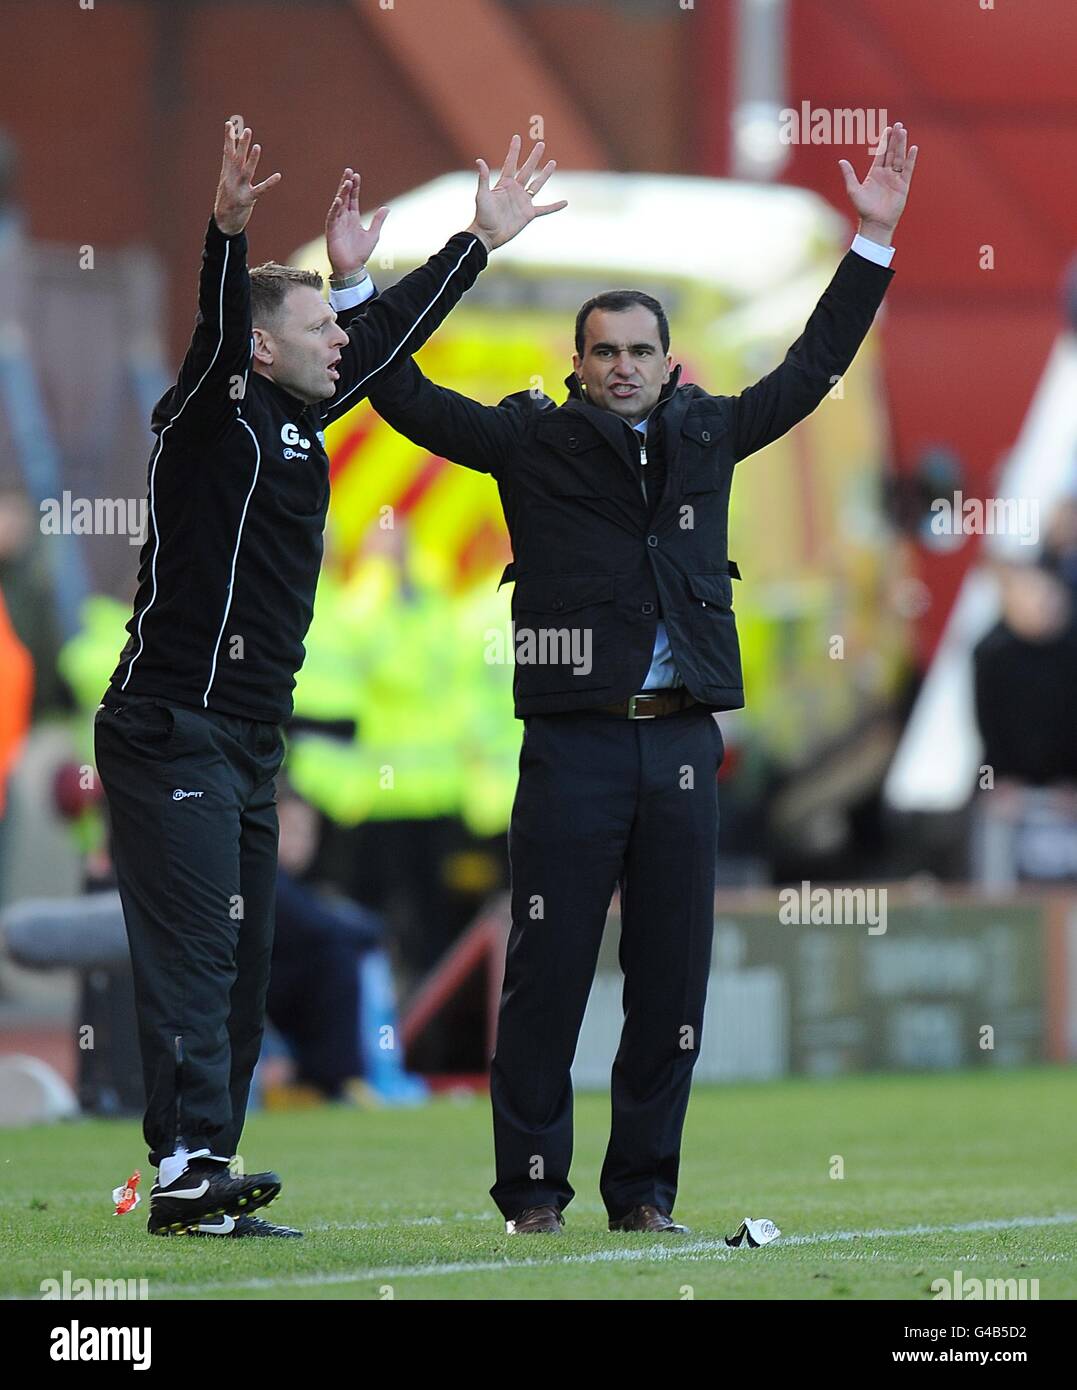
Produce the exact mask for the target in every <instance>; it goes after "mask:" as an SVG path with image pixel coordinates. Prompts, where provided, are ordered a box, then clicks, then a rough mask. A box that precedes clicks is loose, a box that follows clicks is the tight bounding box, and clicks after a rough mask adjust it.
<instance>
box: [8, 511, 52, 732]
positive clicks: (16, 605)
mask: <svg viewBox="0 0 1077 1390" xmlns="http://www.w3.org/2000/svg"><path fill="white" fill-rule="evenodd" d="M40 540H41V536H40V532H39V531H38V530H37V527H36V525H35V517H34V514H33V511H32V510H31V507H30V503H29V501H28V500H27V497H26V494H25V492H24V491H23V489H22V488H20V487H13V486H2V485H0V590H2V591H3V594H4V600H5V602H6V604H7V608H8V614H9V616H10V621H11V626H12V627H13V628H14V630H15V632H16V633H17V634H18V636H19V639H20V641H21V642H22V643H23V644H24V645H25V646H26V648H27V649H28V650H29V653H30V656H31V658H32V660H33V664H34V671H35V673H36V677H37V679H36V682H35V686H34V714H35V715H36V714H38V713H40V712H41V711H42V710H46V709H52V708H54V707H55V706H56V705H57V704H58V703H60V702H61V700H62V698H63V687H62V685H61V682H60V681H59V679H58V678H57V675H56V654H57V652H58V651H59V648H60V631H59V624H58V623H57V619H56V608H55V603H54V601H53V600H54V595H53V586H52V579H51V577H50V575H49V572H48V569H47V567H46V565H45V556H44V551H43V548H42V546H41V545H40V544H38V543H37V542H39V541H40Z"/></svg>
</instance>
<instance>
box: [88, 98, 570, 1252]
mask: <svg viewBox="0 0 1077 1390" xmlns="http://www.w3.org/2000/svg"><path fill="white" fill-rule="evenodd" d="M519 148H520V145H519V139H518V137H514V139H513V143H512V145H511V146H510V150H509V157H508V159H507V160H506V162H505V166H504V168H503V170H502V172H501V176H500V178H499V179H498V182H497V184H496V185H495V186H494V187H493V188H491V187H490V186H489V170H488V169H487V167H486V165H485V164H484V163H483V161H482V160H478V161H477V163H478V165H479V191H478V195H477V198H476V213H475V220H474V221H473V222H472V224H471V226H470V227H469V228H468V229H467V231H464V232H459V233H457V234H456V235H455V236H453V237H450V238H449V241H448V242H447V243H446V245H445V247H444V248H443V249H442V250H441V251H439V252H438V253H437V255H435V256H432V257H431V258H430V260H429V261H427V262H426V264H425V265H423V266H420V267H419V269H417V270H415V271H413V272H412V273H411V274H410V275H408V276H406V277H405V278H404V279H403V280H402V281H401V282H400V284H398V285H396V286H395V287H393V288H392V289H390V290H388V291H387V292H386V293H385V294H383V295H382V296H381V297H380V298H377V299H371V302H370V304H369V305H368V306H365V307H364V308H363V310H362V312H359V311H358V310H357V309H356V306H357V304H358V303H359V302H360V301H361V300H362V299H363V298H364V297H368V298H369V297H370V296H371V294H372V286H371V285H370V284H369V277H368V276H367V274H366V271H365V262H366V260H367V258H368V257H369V256H370V254H371V253H372V251H373V249H374V247H375V245H376V244H377V241H378V237H379V234H380V230H381V224H382V222H383V221H384V219H385V216H386V213H387V211H388V210H387V209H381V210H380V211H379V212H378V214H377V215H376V216H375V217H374V219H373V221H372V223H371V226H370V227H369V228H364V226H363V223H362V219H361V216H360V213H359V178H358V175H356V174H354V173H353V172H352V170H351V169H346V170H345V171H344V175H343V177H342V179H341V183H340V187H339V189H338V191H337V196H336V197H335V198H334V200H333V204H332V206H331V208H330V210H329V215H328V218H327V220H326V245H327V250H328V254H329V261H330V264H331V266H332V270H333V274H332V276H331V278H330V285H331V287H332V291H333V292H332V294H331V300H332V301H333V302H332V303H331V304H329V305H327V304H326V302H325V300H324V299H323V298H322V295H321V277H320V276H318V275H316V274H312V273H311V272H307V271H297V270H294V269H292V268H290V267H287V266H283V265H277V264H272V263H271V264H270V265H268V266H262V267H259V268H258V269H256V270H254V271H252V272H248V270H247V243H246V236H245V232H244V229H245V227H246V225H247V221H248V219H249V218H250V215H251V212H252V210H253V208H254V205H255V203H256V202H257V200H258V198H259V197H260V196H261V195H263V194H264V193H265V192H267V190H269V189H270V188H272V187H273V186H274V185H275V184H276V183H277V182H278V181H279V179H280V175H279V174H274V175H273V176H272V177H271V178H268V179H265V180H264V181H263V182H261V183H258V184H255V183H254V182H253V179H254V175H255V170H256V168H257V165H258V159H259V154H260V150H259V146H258V145H253V146H252V144H251V131H250V129H249V128H246V127H244V126H243V123H242V121H241V120H240V119H239V118H238V117H233V118H232V119H231V120H230V121H229V122H228V123H227V125H226V127H225V143H224V155H223V159H222V164H221V176H220V182H219V184H218V188H217V197H216V202H215V205H214V210H213V217H212V218H211V219H210V223H209V227H208V229H207V231H206V242H205V250H204V252H203V256H202V275H201V281H200V284H199V315H198V321H197V324H196V327H195V332H194V337H193V338H192V340H191V345H190V347H189V349H188V351H187V355H186V356H185V358H184V360H183V365H182V367H181V368H180V373H179V379H178V381H177V383H176V385H175V386H174V387H173V388H172V389H171V390H170V391H169V392H168V393H167V394H166V395H165V396H164V398H163V399H162V400H161V401H160V403H159V404H158V406H157V408H156V409H155V411H154V416H153V422H152V426H153V430H154V433H155V434H156V436H157V443H156V446H155V447H154V450H153V453H152V455H151V458H150V464H149V518H150V520H149V534H148V537H147V540H146V543H145V545H144V546H143V548H142V553H141V556H140V569H139V583H138V591H137V594H136V596H135V604H134V613H133V616H132V618H131V621H130V623H129V624H128V632H129V633H130V637H129V640H128V642H127V645H126V646H125V648H124V650H123V652H122V654H121V656H120V660H119V664H118V666H117V667H116V670H115V671H114V672H113V675H112V678H111V681H110V684H109V687H108V690H107V691H106V693H105V696H104V699H103V702H102V704H101V707H100V708H99V710H98V713H97V718H96V753H97V765H98V768H99V770H100V773H101V778H102V782H103V784H104V787H105V791H106V794H107V797H108V804H109V812H110V817H111V823H112V836H113V840H112V843H113V857H114V860H115V864H116V872H117V879H118V883H119V888H120V894H121V897H122V900H123V907H124V917H125V921H126V925H127V933H128V939H129V942H130V946H131V958H132V963H133V966H134V977H135V997H136V1006H137V1012H138V1023H139V1042H140V1048H141V1053H142V1067H143V1074H144V1078H145V1086H146V1098H147V1109H146V1117H145V1124H144V1133H145V1137H146V1142H147V1144H148V1145H149V1147H150V1161H151V1162H152V1163H153V1164H154V1165H155V1166H157V1167H158V1169H159V1174H158V1180H157V1182H156V1183H155V1184H154V1187H153V1191H152V1192H151V1199H150V1216H149V1230H150V1232H151V1233H154V1234H163V1235H168V1234H172V1233H174V1232H183V1231H194V1232H197V1233H198V1234H207V1235H228V1236H236V1235H288V1234H294V1233H292V1232H289V1231H288V1230H287V1229H286V1228H282V1227H274V1226H269V1225H267V1224H266V1223H265V1222H262V1221H260V1220H258V1219H257V1218H253V1217H251V1216H250V1212H251V1211H252V1210H254V1209H255V1208H257V1207H260V1206H264V1205H265V1204H266V1203H267V1202H269V1201H272V1199H273V1198H274V1197H275V1196H276V1195H277V1193H278V1192H279V1190H280V1180H279V1179H278V1178H277V1176H276V1175H275V1174H273V1173H258V1174H254V1175H252V1176H247V1177H243V1176H235V1177H233V1176H232V1175H231V1174H230V1173H229V1169H228V1164H229V1160H230V1159H231V1157H232V1156H233V1155H234V1154H236V1152H237V1149H238V1144H239V1136H240V1133H241V1131H242V1128H243V1120H244V1115H245V1113H246V1107H247V1097H248V1092H249V1088H250V1082H251V1076H252V1073H253V1071H254V1066H255V1063H256V1061H257V1059H258V1052H259V1046H260V1043H261V1038H262V1029H263V1023H264V1018H265V999H266V989H267V985H268V980H269V963H270V952H271V949H272V940H273V897H274V885H275V877H276V853H277V817H276V805H275V795H274V777H275V775H276V772H277V769H278V768H279V766H280V762H281V758H282V756H283V751H284V749H283V741H282V738H281V732H280V726H281V724H282V723H283V722H284V721H285V720H286V719H287V718H288V716H289V715H290V713H291V707H292V689H293V687H294V684H295V681H294V677H295V673H296V671H297V670H298V668H299V666H300V665H301V664H302V660H303V638H304V636H305V635H306V631H307V627H308V626H309V623H310V619H311V613H312V610H313V604H314V592H315V587H316V584H317V580H318V570H319V566H320V563H321V557H322V530H323V527H324V524H325V516H326V509H327V507H328V503H329V460H328V457H327V456H326V452H325V448H324V430H325V427H326V425H327V424H328V423H329V422H330V421H331V420H333V419H334V418H335V417H336V416H337V415H338V414H340V413H341V412H343V411H345V410H347V409H349V408H350V407H351V406H352V405H353V404H355V402H356V401H359V400H361V399H362V398H363V396H364V394H365V393H366V391H367V390H368V389H369V385H370V383H371V382H372V381H373V380H375V379H376V377H377V375H378V374H379V373H380V372H382V371H384V369H385V368H386V366H388V365H389V364H390V363H392V362H393V361H394V359H396V358H397V357H398V356H400V355H406V354H407V353H409V352H411V351H412V350H414V349H415V348H418V347H419V346H420V345H421V344H422V343H423V342H424V341H425V340H426V338H427V337H428V336H429V335H430V333H432V332H433V331H434V329H435V328H436V327H437V326H438V324H439V323H440V322H441V320H442V319H443V318H444V316H445V315H446V314H447V313H448V312H449V310H450V309H451V308H452V306H453V305H454V304H455V303H456V302H457V300H458V299H459V298H460V296H461V295H462V294H463V293H464V291H465V290H466V289H467V288H468V287H469V286H470V285H471V284H472V283H473V281H474V279H475V277H476V275H477V274H478V273H479V271H480V270H481V269H482V268H483V266H484V265H485V264H486V258H487V255H488V254H489V252H490V251H491V250H493V249H494V248H495V247H498V246H501V245H503V244H504V243H505V242H506V241H508V240H510V239H511V238H512V237H513V236H515V235H516V233H517V232H519V231H520V230H521V229H522V228H523V227H524V226H526V225H527V223H528V222H529V221H530V220H531V219H532V218H533V217H536V216H541V215H543V214H545V213H547V212H553V211H556V210H557V209H558V208H559V207H560V206H563V204H553V205H550V206H548V207H543V208H539V207H535V206H534V205H533V204H532V203H531V201H530V196H529V195H533V194H534V193H535V192H536V191H537V190H538V189H539V188H541V187H542V185H543V183H545V181H546V179H547V178H548V177H549V175H550V173H551V171H552V168H553V165H552V163H551V164H547V165H546V166H545V167H544V168H542V169H541V170H539V169H538V161H539V158H540V157H541V154H542V146H541V144H539V145H536V146H535V148H534V149H533V150H532V153H531V155H530V156H529V157H528V159H527V161H526V162H525V163H524V165H523V166H522V168H520V169H519V171H517V156H518V153H519ZM336 310H340V311H342V312H343V311H344V310H350V311H352V312H351V314H350V317H349V323H348V328H347V330H346V331H345V330H344V328H342V327H341V326H339V325H338V323H337V321H336Z"/></svg>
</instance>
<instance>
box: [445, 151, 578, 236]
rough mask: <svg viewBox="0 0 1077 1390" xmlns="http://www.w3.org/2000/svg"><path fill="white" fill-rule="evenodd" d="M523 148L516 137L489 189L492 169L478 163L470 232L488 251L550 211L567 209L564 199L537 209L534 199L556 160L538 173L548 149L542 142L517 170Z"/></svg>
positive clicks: (480, 160) (479, 161) (553, 167)
mask: <svg viewBox="0 0 1077 1390" xmlns="http://www.w3.org/2000/svg"><path fill="white" fill-rule="evenodd" d="M520 145H521V141H520V137H519V136H518V135H514V136H513V137H512V140H511V141H510V142H509V152H508V154H507V155H506V156H505V163H504V164H503V165H502V168H501V175H500V177H499V178H498V181H497V183H495V184H494V186H493V188H491V187H490V169H489V166H488V165H487V163H486V161H485V160H484V159H476V161H475V163H476V164H477V165H478V166H479V186H478V190H477V192H476V194H475V220H474V222H472V224H471V226H470V227H469V228H468V231H469V232H473V233H474V234H475V236H477V237H478V238H479V239H480V240H481V241H483V242H484V243H485V245H486V249H487V250H488V251H493V250H495V249H496V248H497V247H498V246H504V244H505V243H506V241H511V240H512V238H513V237H514V236H515V235H516V234H517V232H521V231H523V229H524V228H525V227H526V226H527V224H528V223H529V222H531V221H533V220H534V219H535V218H536V217H546V216H548V215H549V214H550V213H551V212H560V211H561V209H562V208H566V207H568V203H567V202H565V200H564V199H562V200H561V202H559V203H544V204H543V205H542V206H541V207H536V205H535V203H534V201H533V199H534V196H535V194H536V193H538V191H539V190H540V189H541V187H542V185H543V184H544V183H545V182H546V180H547V179H548V178H549V177H550V175H551V174H552V173H553V171H554V170H555V169H556V168H557V161H556V160H554V159H551V160H550V161H549V163H548V164H545V165H544V166H543V167H542V168H541V169H540V170H539V172H538V173H537V174H536V173H535V169H536V168H537V167H538V162H539V160H540V159H541V158H542V152H543V150H544V149H545V148H546V146H545V144H544V143H543V142H542V141H541V140H540V141H539V142H538V144H537V145H535V147H534V148H533V149H532V151H531V153H530V154H529V155H528V157H527V162H526V163H525V164H524V166H523V168H522V169H520V170H517V168H516V162H517V160H518V159H519V157H520Z"/></svg>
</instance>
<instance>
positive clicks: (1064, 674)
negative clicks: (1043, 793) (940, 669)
mask: <svg viewBox="0 0 1077 1390" xmlns="http://www.w3.org/2000/svg"><path fill="white" fill-rule="evenodd" d="M999 578H1000V585H1001V600H1002V615H1001V618H1000V620H999V622H998V623H997V624H996V625H995V627H994V628H992V630H991V631H990V632H989V633H988V634H987V636H986V637H984V638H983V640H982V641H981V642H980V643H979V644H978V645H977V647H976V648H975V650H974V652H973V666H974V673H975V685H976V717H977V720H978V722H979V726H980V733H981V735H982V737H983V741H984V745H985V754H984V761H985V763H987V764H988V765H989V766H990V767H992V768H993V769H994V776H995V780H996V782H997V781H998V780H999V779H1002V778H1011V779H1014V780H1016V781H1018V782H1022V783H1029V784H1032V785H1033V786H1048V785H1052V784H1055V783H1061V782H1074V781H1077V718H1075V717H1074V692H1075V691H1077V621H1075V617H1074V599H1073V596H1072V594H1071V592H1070V591H1069V590H1068V589H1067V587H1066V585H1065V584H1063V583H1062V582H1061V580H1060V579H1058V578H1057V577H1056V576H1055V575H1053V574H1051V573H1049V572H1048V571H1047V570H1045V569H1043V568H1040V567H1038V566H1023V565H1011V566H1007V567H1004V568H1003V569H1002V570H1001V571H1000V576H999Z"/></svg>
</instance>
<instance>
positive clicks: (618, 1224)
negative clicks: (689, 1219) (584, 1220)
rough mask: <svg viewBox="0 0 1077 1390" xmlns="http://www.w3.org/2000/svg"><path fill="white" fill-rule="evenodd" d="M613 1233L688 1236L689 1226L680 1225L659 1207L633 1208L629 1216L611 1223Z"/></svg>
mask: <svg viewBox="0 0 1077 1390" xmlns="http://www.w3.org/2000/svg"><path fill="white" fill-rule="evenodd" d="M610 1230H611V1231H648V1232H654V1233H656V1234H665V1235H671V1236H686V1235H688V1234H689V1230H688V1227H687V1226H681V1225H678V1223H677V1222H676V1221H674V1220H673V1218H672V1217H671V1216H670V1214H669V1212H668V1211H660V1210H659V1208H658V1207H647V1206H643V1207H633V1208H632V1210H631V1211H630V1212H629V1213H628V1215H627V1216H622V1217H621V1218H620V1219H619V1220H617V1221H611V1222H610Z"/></svg>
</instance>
